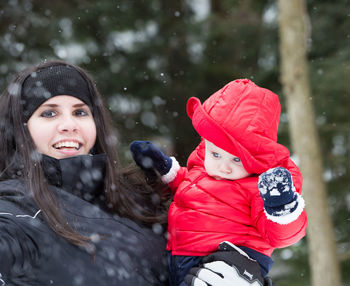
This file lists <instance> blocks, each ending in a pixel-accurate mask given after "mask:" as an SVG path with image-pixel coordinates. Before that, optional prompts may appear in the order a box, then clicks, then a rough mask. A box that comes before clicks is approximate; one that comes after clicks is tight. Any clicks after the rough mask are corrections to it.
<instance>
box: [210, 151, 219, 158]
mask: <svg viewBox="0 0 350 286" xmlns="http://www.w3.org/2000/svg"><path fill="white" fill-rule="evenodd" d="M211 154H212V155H213V157H214V158H220V154H219V153H216V152H211Z"/></svg>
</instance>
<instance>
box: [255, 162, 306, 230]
mask: <svg viewBox="0 0 350 286" xmlns="http://www.w3.org/2000/svg"><path fill="white" fill-rule="evenodd" d="M258 188H259V191H260V196H261V197H262V199H263V201H264V207H265V211H266V213H267V215H268V218H269V219H271V218H272V220H274V219H273V218H276V217H283V216H287V215H290V214H292V213H294V212H295V211H296V209H298V204H299V202H300V198H301V197H300V196H299V194H298V193H297V192H296V191H295V188H294V186H293V180H292V176H291V174H290V173H289V171H288V170H287V169H285V168H283V167H276V168H272V169H270V170H268V171H266V172H265V173H262V174H261V175H260V176H259V183H258ZM302 203H303V201H302ZM302 209H303V206H302ZM298 213H299V214H300V211H298ZM288 222H289V221H288ZM288 222H285V223H288ZM279 223H282V224H283V220H282V221H279Z"/></svg>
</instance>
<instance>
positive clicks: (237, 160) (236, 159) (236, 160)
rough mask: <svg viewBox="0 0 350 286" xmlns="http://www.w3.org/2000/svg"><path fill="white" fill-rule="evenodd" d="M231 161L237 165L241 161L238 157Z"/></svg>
mask: <svg viewBox="0 0 350 286" xmlns="http://www.w3.org/2000/svg"><path fill="white" fill-rule="evenodd" d="M233 161H235V162H236V163H239V162H241V159H239V158H238V157H235V158H233Z"/></svg>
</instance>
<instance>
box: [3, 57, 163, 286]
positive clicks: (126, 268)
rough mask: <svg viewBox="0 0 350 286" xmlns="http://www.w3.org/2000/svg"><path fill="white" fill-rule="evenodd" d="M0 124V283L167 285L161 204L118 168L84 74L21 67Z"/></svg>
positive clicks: (51, 66)
mask: <svg viewBox="0 0 350 286" xmlns="http://www.w3.org/2000/svg"><path fill="white" fill-rule="evenodd" d="M0 125H1V126H0V257H1V263H0V282H2V283H0V285H1V284H3V285H84V286H87V285H164V283H165V282H164V281H166V279H167V277H166V275H167V274H166V267H165V264H166V263H165V262H164V261H165V260H164V259H163V254H164V248H165V241H164V237H163V233H162V230H160V231H158V230H159V228H161V227H159V226H160V225H161V223H162V219H163V218H164V216H162V213H165V212H163V210H164V208H163V207H162V201H161V200H155V199H154V196H155V195H156V194H154V192H153V195H151V194H152V193H151V192H152V189H151V188H150V187H149V186H147V185H146V183H145V182H144V181H142V179H141V178H138V177H137V176H135V174H133V173H132V172H129V173H126V172H125V171H124V172H122V171H121V169H120V166H119V163H118V160H117V155H116V146H115V141H116V140H114V138H113V134H112V132H111V126H110V121H109V118H108V116H107V113H106V111H105V108H104V106H103V103H102V100H101V96H100V95H99V93H98V91H97V90H96V88H95V86H94V84H93V81H92V80H91V78H90V77H89V76H88V75H87V74H86V72H85V71H83V70H82V69H80V68H79V67H76V66H73V65H70V64H67V63H65V62H60V61H52V62H46V63H43V64H41V65H39V66H36V67H31V68H28V69H26V70H24V71H22V72H21V73H19V74H18V75H17V77H16V78H15V79H14V80H13V81H12V83H10V85H9V86H8V88H7V89H6V90H5V91H4V93H3V94H2V96H1V98H0ZM152 224H153V226H155V227H153V229H154V230H156V231H152V227H151V226H152ZM157 226H158V227H157Z"/></svg>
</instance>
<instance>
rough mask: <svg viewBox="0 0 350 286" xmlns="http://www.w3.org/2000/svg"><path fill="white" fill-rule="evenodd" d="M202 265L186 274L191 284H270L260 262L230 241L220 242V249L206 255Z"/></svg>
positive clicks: (193, 285) (191, 285)
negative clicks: (264, 275) (262, 271)
mask: <svg viewBox="0 0 350 286" xmlns="http://www.w3.org/2000/svg"><path fill="white" fill-rule="evenodd" d="M202 262H203V264H202V265H201V266H200V267H194V268H192V269H191V270H190V271H189V273H188V274H187V275H186V276H185V283H186V284H187V285H190V286H208V285H211V286H264V285H265V286H269V285H272V281H270V279H264V277H262V275H261V272H260V266H259V264H258V262H257V261H256V260H254V259H251V258H250V257H249V256H248V255H247V254H246V253H245V252H244V251H243V250H241V249H240V248H238V247H237V246H235V245H233V244H232V243H230V242H227V241H224V242H222V243H220V245H219V250H218V251H216V252H214V253H212V254H210V255H208V256H206V257H204V258H203V259H202Z"/></svg>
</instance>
